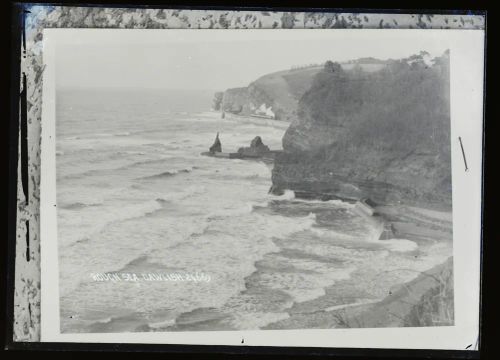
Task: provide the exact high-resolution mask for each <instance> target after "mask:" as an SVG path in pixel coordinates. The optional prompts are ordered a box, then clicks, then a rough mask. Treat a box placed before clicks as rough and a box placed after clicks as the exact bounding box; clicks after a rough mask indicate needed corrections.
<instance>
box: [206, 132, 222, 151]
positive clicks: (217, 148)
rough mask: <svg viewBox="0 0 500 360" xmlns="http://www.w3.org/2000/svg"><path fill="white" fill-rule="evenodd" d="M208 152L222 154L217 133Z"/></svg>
mask: <svg viewBox="0 0 500 360" xmlns="http://www.w3.org/2000/svg"><path fill="white" fill-rule="evenodd" d="M209 151H210V152H211V153H216V152H222V144H221V142H220V139H219V133H217V136H216V137H215V141H214V143H213V145H212V146H210V148H209Z"/></svg>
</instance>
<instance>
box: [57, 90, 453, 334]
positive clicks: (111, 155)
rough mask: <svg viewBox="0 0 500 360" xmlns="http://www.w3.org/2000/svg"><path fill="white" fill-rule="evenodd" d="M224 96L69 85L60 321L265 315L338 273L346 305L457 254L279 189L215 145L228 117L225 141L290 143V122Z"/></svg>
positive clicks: (334, 203) (62, 119)
mask: <svg viewBox="0 0 500 360" xmlns="http://www.w3.org/2000/svg"><path fill="white" fill-rule="evenodd" d="M212 97H213V93H212V92H208V91H188V90H176V91H173V90H152V89H134V90H126V89H59V90H58V92H57V99H56V103H57V114H56V144H57V145H56V150H57V151H56V172H57V223H58V232H57V233H58V261H59V295H60V299H59V301H60V315H61V324H60V325H61V332H63V333H76V332H79V333H81V332H84V333H85V332H87V333H88V332H97V333H99V332H100V333H105V332H141V331H197V330H198V331H199V330H244V329H245V330H246V329H262V328H264V327H266V326H269V325H270V324H272V323H275V322H278V321H281V320H285V319H287V318H289V317H290V314H289V311H288V310H289V309H290V308H291V307H292V306H294V304H295V305H296V304H304V306H302V308H304V309H307V311H316V310H321V309H319V308H317V307H318V306H319V305H318V304H320V302H318V301H314V300H317V299H320V298H322V297H325V294H326V290H327V289H328V288H329V287H331V286H334V285H335V284H337V285H338V284H339V283H342V284H346V288H349V289H351V290H350V295H349V296H346V297H345V299H344V300H341V301H340V303H338V302H337V303H335V304H334V305H336V306H343V305H352V304H353V303H356V302H364V301H374V300H377V299H381V298H383V297H384V296H385V295H386V293H387V290H388V289H389V288H390V287H391V286H393V285H394V284H397V283H398V282H401V281H408V280H410V279H412V278H414V277H416V276H417V275H418V273H416V272H418V271H422V270H427V269H429V268H430V267H432V266H434V265H436V264H438V263H440V262H442V261H444V259H446V257H447V256H449V255H450V252H451V250H450V249H451V248H450V246H451V245H450V244H443V243H439V242H423V243H419V242H415V241H410V240H406V239H393V240H389V241H379V240H378V235H379V234H380V228H378V227H377V226H376V225H374V223H373V222H372V221H369V220H367V218H366V217H364V216H363V215H362V214H359V213H357V212H356V211H354V205H353V204H352V203H349V202H343V201H340V200H331V201H323V202H322V201H315V200H302V199H297V198H296V197H295V195H294V193H293V191H286V192H285V194H284V195H282V196H275V195H271V194H269V189H270V187H271V172H272V166H273V165H272V164H270V163H265V162H261V161H258V160H241V159H223V158H213V157H207V156H203V155H201V153H202V152H204V151H207V150H208V148H209V146H210V145H212V143H213V141H214V139H215V136H216V134H217V133H219V137H220V140H221V143H222V150H223V151H227V152H232V151H236V150H237V149H238V148H239V147H241V146H249V144H250V141H251V140H252V139H253V138H254V137H255V136H260V137H261V138H262V140H263V142H264V143H265V144H266V145H268V146H269V147H270V148H271V149H274V150H279V149H281V148H282V137H283V135H284V133H285V131H286V129H287V127H288V123H285V122H282V121H278V120H269V119H260V118H253V117H239V116H226V117H225V118H221V114H220V113H219V112H216V111H211V110H210V107H211V102H212ZM398 269H409V270H410V271H398ZM392 270H394V271H392ZM391 271H392V273H391ZM388 274H392V275H390V276H389V275H388ZM350 285H355V286H354V287H355V288H356V289H358V290H356V291H357V292H356V291H354V295H353V291H352V286H350ZM340 295H342V294H340ZM339 298H342V297H341V296H340V297H339ZM308 304H310V305H308ZM331 305H332V304H331V302H330V303H328V302H325V307H326V306H331ZM308 307H309V308H308ZM290 326H292V327H293V328H302V327H304V326H305V325H304V324H301V323H300V322H297V323H293V324H292V325H290Z"/></svg>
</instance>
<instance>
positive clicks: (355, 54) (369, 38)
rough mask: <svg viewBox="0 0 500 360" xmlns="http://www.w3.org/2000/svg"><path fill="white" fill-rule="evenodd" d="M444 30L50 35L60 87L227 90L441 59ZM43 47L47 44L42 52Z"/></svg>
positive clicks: (56, 31)
mask: <svg viewBox="0 0 500 360" xmlns="http://www.w3.org/2000/svg"><path fill="white" fill-rule="evenodd" d="M444 31H446V30H394V29H390V30H389V29H386V30H356V29H355V30H344V29H342V30H340V29H327V30H324V29H307V30H306V29H290V30H289V29H272V30H270V29H266V30H264V29H255V30H248V29H245V30H220V29H218V30H216V29H209V30H187V29H169V30H147V29H142V30H129V29H48V30H45V33H44V42H45V43H47V42H50V43H51V45H52V46H54V49H55V57H54V58H55V61H54V64H46V65H47V66H55V70H56V71H55V73H56V86H57V87H58V88H116V87H121V88H137V89H186V90H225V89H227V88H232V87H242V86H247V85H248V84H249V83H250V82H252V81H254V80H256V79H257V78H259V77H260V76H262V75H265V74H268V73H271V72H274V71H279V70H286V69H289V68H291V67H292V66H298V65H305V64H311V63H324V62H325V61H326V60H332V61H339V62H341V61H346V60H351V59H356V58H360V57H368V56H371V57H375V58H379V59H388V58H393V59H397V58H403V57H407V56H409V55H412V54H416V53H418V52H420V51H422V50H425V51H427V52H429V53H430V54H431V55H432V56H439V55H441V54H442V53H443V52H444V51H445V50H446V49H448V48H449V44H448V43H447V41H446V40H445V39H446V37H445V36H443V35H444V33H443V32H444ZM44 46H45V45H44Z"/></svg>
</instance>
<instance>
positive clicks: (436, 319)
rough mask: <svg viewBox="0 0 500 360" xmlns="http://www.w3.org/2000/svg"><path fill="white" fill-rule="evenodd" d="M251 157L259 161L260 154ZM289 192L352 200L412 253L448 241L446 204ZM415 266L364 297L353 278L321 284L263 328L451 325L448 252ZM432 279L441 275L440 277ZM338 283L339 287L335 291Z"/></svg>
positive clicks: (383, 234)
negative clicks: (411, 246)
mask: <svg viewBox="0 0 500 360" xmlns="http://www.w3.org/2000/svg"><path fill="white" fill-rule="evenodd" d="M230 120H234V121H242V120H243V121H248V120H249V121H250V122H259V123H260V124H262V123H265V124H266V125H271V124H269V120H267V119H262V120H261V119H253V118H249V117H246V116H238V115H234V118H233V115H231V117H230ZM271 121H272V120H271ZM274 121H276V120H274ZM285 124H286V125H287V126H288V124H287V123H285ZM262 125H264V124H262ZM271 126H272V125H271ZM244 160H250V159H244ZM252 160H253V161H264V160H263V159H259V158H255V159H252ZM273 160H274V159H273ZM273 160H271V161H270V162H271V163H272V165H274V161H273ZM264 162H266V161H264ZM267 162H269V160H268V161H267ZM276 190H278V192H280V191H279V190H282V191H283V192H284V190H285V189H281V187H280V188H279V189H278V188H277V187H276V186H275V185H274V184H271V187H270V190H269V192H270V193H275V192H276ZM292 191H293V190H292ZM294 194H295V197H296V198H297V199H305V200H311V199H314V200H321V201H327V200H331V199H339V200H342V201H347V202H351V203H353V204H355V208H354V209H353V210H354V212H355V213H356V214H357V215H359V216H362V217H365V218H366V220H367V221H368V222H371V223H372V224H373V225H374V227H375V228H377V231H378V235H377V239H378V241H380V242H383V241H387V242H388V243H390V241H391V240H407V241H411V242H414V243H416V244H417V245H418V248H417V250H415V252H417V253H418V252H426V250H428V247H429V244H432V243H434V244H439V243H443V242H450V243H451V242H452V211H451V209H448V208H447V207H446V206H443V207H440V206H433V205H431V206H427V207H424V206H422V205H420V204H418V205H415V204H411V205H410V204H401V203H399V204H375V203H373V202H371V201H370V200H369V199H355V198H352V199H346V198H342V197H339V196H336V195H335V194H332V193H317V192H313V193H311V192H308V191H300V190H299V191H294ZM276 195H278V194H276ZM366 200H367V201H366ZM434 205H435V204H434ZM417 256H418V255H415V257H417ZM402 271H408V270H402ZM414 272H415V276H413V277H412V278H411V279H410V280H407V281H399V282H395V283H392V284H391V285H390V287H389V290H388V292H387V293H386V295H385V296H382V297H374V296H373V295H371V296H370V295H367V297H366V298H362V297H359V289H357V290H356V291H354V290H353V287H352V286H350V285H348V283H349V281H351V282H352V281H353V280H352V279H349V280H347V281H344V280H341V281H339V283H341V285H340V286H337V285H333V286H329V287H327V288H325V295H323V296H320V297H319V298H316V299H312V300H307V301H304V302H295V303H294V304H293V305H292V306H291V307H290V308H288V309H287V310H286V311H287V312H288V314H289V318H287V319H284V320H280V321H276V322H273V323H269V324H267V325H266V326H264V327H262V329H291V328H295V329H297V328H335V327H336V328H339V327H344V328H347V327H390V326H395V327H401V326H444V325H452V324H453V257H452V256H449V257H448V258H447V259H446V260H445V261H444V262H443V261H441V262H440V263H438V264H437V265H436V263H434V264H433V265H430V266H429V267H428V268H427V269H425V270H424V271H417V270H415V271H414ZM401 277H404V276H401ZM435 279H440V282H437V281H436V280H435ZM339 289H342V291H340V292H339V291H338V290H339ZM410 289H411V290H410ZM336 291H337V292H338V293H342V298H341V299H339V298H337V297H336V296H337V295H336V294H335V292H336ZM350 291H351V294H349V292H350ZM450 292H451V295H450ZM350 296H351V297H350ZM416 314H419V315H418V316H417V315H416ZM422 314H423V315H422Z"/></svg>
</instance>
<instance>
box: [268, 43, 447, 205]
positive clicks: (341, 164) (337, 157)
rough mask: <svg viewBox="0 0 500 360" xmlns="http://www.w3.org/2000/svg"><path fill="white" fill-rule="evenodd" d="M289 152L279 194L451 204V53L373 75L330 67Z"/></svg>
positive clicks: (301, 115)
mask: <svg viewBox="0 0 500 360" xmlns="http://www.w3.org/2000/svg"><path fill="white" fill-rule="evenodd" d="M283 148H284V152H283V154H281V155H280V156H278V157H277V159H276V162H275V166H274V170H273V191H274V192H278V193H279V192H280V191H282V190H283V189H292V190H295V191H296V192H304V193H308V194H325V193H327V194H332V195H333V196H338V197H346V198H354V199H358V198H362V197H369V198H371V199H373V200H375V201H378V202H382V203H396V202H399V201H403V202H406V203H413V204H420V205H424V206H434V205H435V206H441V207H442V206H444V207H450V206H451V155H450V110H449V56H448V53H445V54H444V55H443V56H441V57H438V58H434V59H430V57H429V56H428V54H426V53H421V54H419V55H415V56H412V57H410V58H407V59H402V60H390V61H386V62H383V63H382V65H381V66H379V67H378V68H376V69H371V70H367V69H366V68H363V67H362V66H360V64H352V66H350V67H349V68H347V67H346V66H340V65H339V64H337V63H332V62H327V64H326V65H325V66H324V68H323V69H322V70H321V71H319V72H318V73H317V74H316V75H315V77H314V79H313V81H312V83H311V86H310V88H309V89H308V90H307V91H305V92H304V94H303V96H302V97H301V98H300V100H299V101H298V105H297V116H296V117H295V118H294V119H293V122H292V123H291V125H290V127H289V129H288V130H287V132H286V134H285V136H284V138H283Z"/></svg>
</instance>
